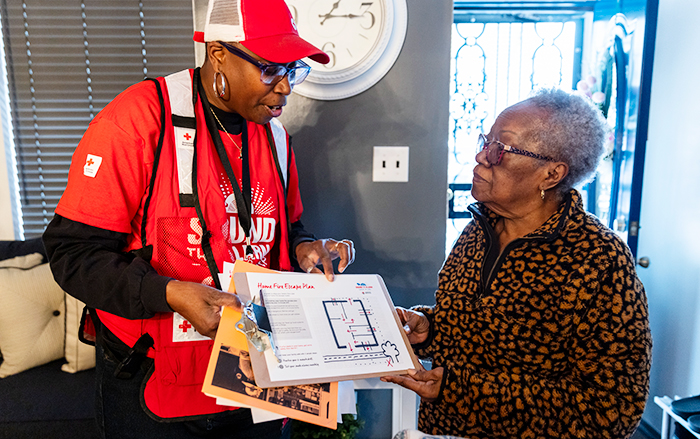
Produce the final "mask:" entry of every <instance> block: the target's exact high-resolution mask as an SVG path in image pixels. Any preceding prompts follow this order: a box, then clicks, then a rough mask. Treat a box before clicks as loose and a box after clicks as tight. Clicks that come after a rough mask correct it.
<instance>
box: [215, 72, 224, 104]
mask: <svg viewBox="0 0 700 439" xmlns="http://www.w3.org/2000/svg"><path fill="white" fill-rule="evenodd" d="M217 81H220V82H221V91H219V87H217V86H216V82H217ZM212 85H213V86H214V94H217V95H218V96H219V97H220V98H222V99H223V98H224V96H225V95H226V78H224V75H223V74H222V73H221V72H216V73H214V83H213V84H212Z"/></svg>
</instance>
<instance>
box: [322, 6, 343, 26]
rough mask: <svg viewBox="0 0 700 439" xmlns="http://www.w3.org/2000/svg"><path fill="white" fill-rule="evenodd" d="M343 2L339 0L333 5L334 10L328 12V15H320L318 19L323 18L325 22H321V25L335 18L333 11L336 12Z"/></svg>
mask: <svg viewBox="0 0 700 439" xmlns="http://www.w3.org/2000/svg"><path fill="white" fill-rule="evenodd" d="M341 1H342V0H338V1H337V2H335V3H333V8H332V9H331V10H330V11H328V13H327V14H326V15H321V14H319V15H318V18H323V20H321V24H323V23H325V22H326V20H328V19H329V18H331V17H334V15H333V11H335V10H336V8H337V7H338V6H339V5H340V2H341Z"/></svg>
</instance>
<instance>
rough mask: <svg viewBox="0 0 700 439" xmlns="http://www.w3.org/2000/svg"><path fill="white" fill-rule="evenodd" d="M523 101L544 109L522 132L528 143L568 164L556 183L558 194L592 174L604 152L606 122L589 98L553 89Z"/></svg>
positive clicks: (585, 179) (537, 93)
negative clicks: (565, 171)
mask: <svg viewBox="0 0 700 439" xmlns="http://www.w3.org/2000/svg"><path fill="white" fill-rule="evenodd" d="M525 103H528V104H530V105H533V106H535V107H536V108H539V109H541V110H543V113H544V116H543V117H540V118H539V123H538V124H537V125H536V126H535V127H534V129H532V130H530V131H529V132H528V133H526V134H525V136H524V140H525V141H526V142H527V143H528V144H533V145H536V148H537V151H538V152H539V153H540V154H543V155H546V156H549V157H552V158H554V159H555V160H557V161H562V162H564V163H566V164H567V165H569V173H568V174H567V176H566V177H565V178H564V179H563V180H562V181H561V183H559V185H558V186H557V188H556V190H557V191H558V192H559V193H565V192H568V191H569V190H570V189H571V188H573V187H575V186H577V185H578V184H580V183H585V182H587V181H588V180H589V179H591V178H592V177H593V174H594V173H595V171H596V168H597V167H598V163H599V161H600V159H601V157H602V155H603V151H604V142H605V134H606V129H607V128H606V122H605V120H604V119H603V115H602V113H601V112H600V110H598V109H597V108H596V107H595V106H594V105H593V103H592V102H590V100H588V99H586V98H584V97H582V96H580V95H577V94H573V93H567V92H565V91H564V90H559V89H556V88H546V89H540V90H537V91H535V92H534V94H533V95H532V96H531V97H530V98H528V99H527V100H526V101H525Z"/></svg>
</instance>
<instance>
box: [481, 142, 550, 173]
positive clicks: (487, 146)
mask: <svg viewBox="0 0 700 439" xmlns="http://www.w3.org/2000/svg"><path fill="white" fill-rule="evenodd" d="M483 150H486V161H487V162H488V163H489V165H491V166H498V165H500V164H501V160H503V155H504V153H506V152H512V153H513V154H520V155H524V156H527V157H532V158H533V159H539V160H546V161H548V162H554V161H556V160H554V159H553V158H551V157H547V156H544V155H540V154H537V153H534V152H530V151H525V150H524V149H519V148H516V147H514V146H510V145H506V144H505V143H503V142H499V141H498V140H492V141H490V142H489V141H488V140H487V139H486V135H484V134H479V140H478V142H477V147H476V153H477V154H478V153H480V152H481V151H483Z"/></svg>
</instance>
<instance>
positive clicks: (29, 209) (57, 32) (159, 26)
mask: <svg viewBox="0 0 700 439" xmlns="http://www.w3.org/2000/svg"><path fill="white" fill-rule="evenodd" d="M1 13H2V20H3V21H2V28H3V38H4V44H5V56H6V60H7V76H8V78H7V79H8V86H9V95H10V109H11V112H12V124H13V127H12V129H13V135H14V143H15V148H16V155H17V167H18V176H17V178H18V182H19V187H20V203H21V215H22V220H23V223H24V235H25V237H27V238H30V237H34V236H39V235H41V233H43V231H44V229H45V227H46V225H47V224H48V223H49V221H51V218H52V217H53V212H54V209H55V207H56V205H57V203H58V200H59V199H60V197H61V194H62V193H63V190H64V189H65V185H66V182H67V176H68V167H69V166H70V159H71V156H72V154H73V151H74V150H75V147H76V145H77V144H78V142H79V141H80V138H81V137H82V135H83V133H84V132H85V130H86V128H87V126H88V123H89V122H90V120H91V119H92V118H93V117H94V116H95V115H96V114H97V113H98V112H99V111H100V110H101V109H102V108H104V106H105V105H107V104H108V103H109V102H110V101H111V100H112V99H113V98H114V97H115V96H116V95H117V94H118V93H120V92H121V91H123V90H124V89H126V88H127V87H129V86H130V85H132V84H134V83H136V82H139V81H141V80H142V79H143V78H144V77H145V76H149V77H154V78H155V77H157V76H162V75H165V74H169V73H172V72H176V71H178V70H182V69H185V68H189V67H193V66H194V63H195V59H194V44H193V42H192V32H193V26H192V1H191V0H143V1H140V2H139V1H133V0H132V1H119V2H116V1H114V0H90V1H87V0H86V1H83V2H80V1H73V2H64V1H61V2H58V1H56V0H25V1H19V0H2V11H1Z"/></svg>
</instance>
